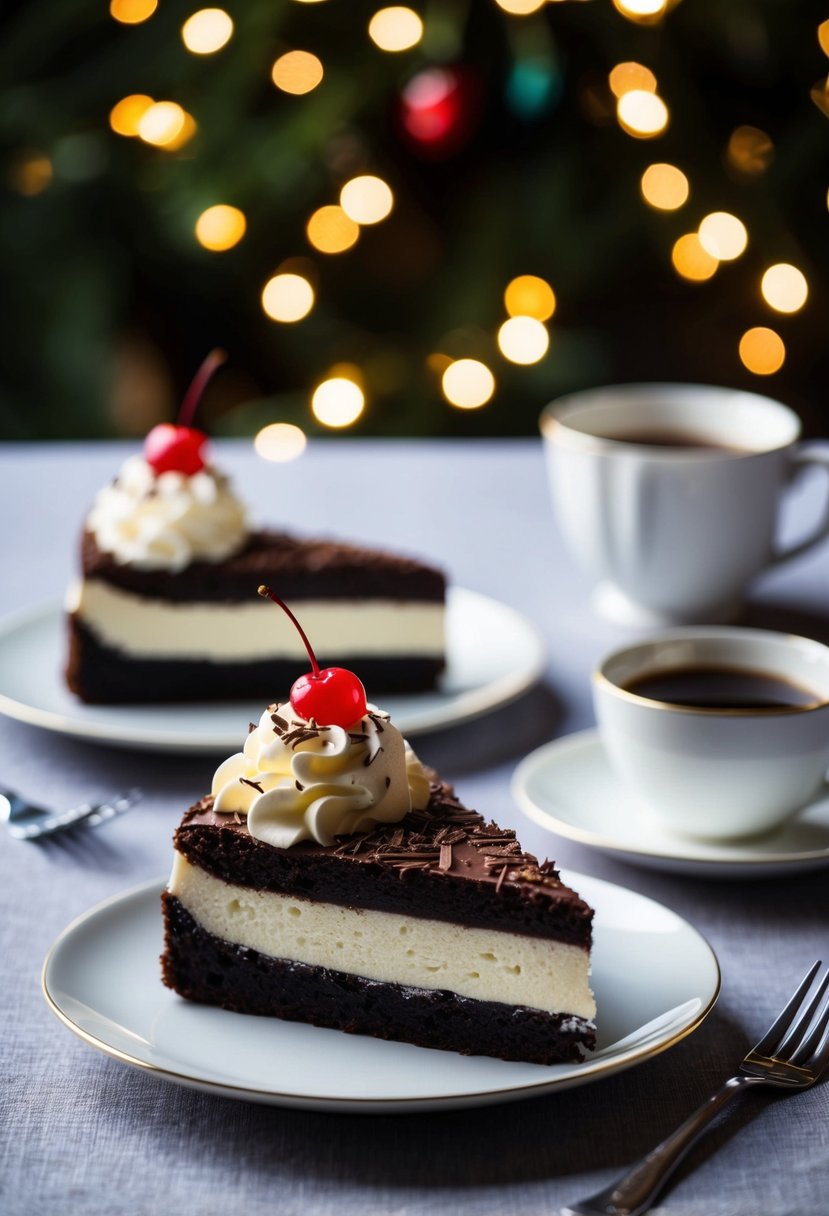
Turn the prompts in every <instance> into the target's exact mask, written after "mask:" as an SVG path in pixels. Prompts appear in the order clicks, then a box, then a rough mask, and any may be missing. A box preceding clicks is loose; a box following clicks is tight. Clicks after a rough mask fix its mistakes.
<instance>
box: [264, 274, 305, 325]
mask: <svg viewBox="0 0 829 1216" xmlns="http://www.w3.org/2000/svg"><path fill="white" fill-rule="evenodd" d="M262 307H263V309H264V310H265V312H266V313H267V315H268V316H269V317H270V318H271V320H272V321H282V322H283V323H286V324H291V323H292V322H294V321H301V320H302V318H303V317H307V316H308V313H309V312H310V311H311V309H312V308H313V307H314V289H313V287H312V286H311V284H310V283H309V282H308V280H307V279H306V278H304V277H303V276H302V275H301V274H284V273H283V274H275V275H274V276H273V278H272V279H268V281H267V283H266V284H265V286H264V287H263V288H262Z"/></svg>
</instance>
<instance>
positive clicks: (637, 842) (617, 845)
mask: <svg viewBox="0 0 829 1216" xmlns="http://www.w3.org/2000/svg"><path fill="white" fill-rule="evenodd" d="M571 791H572V794H571V796H570V797H568V794H570V793H571ZM603 791H604V793H605V794H608V793H612V802H611V800H609V799H603V800H602V803H601V805H605V806H608V805H612V806H613V807H614V810H615V812H616V813H617V814H618V813H619V812H621V815H620V817H619V818H620V822H623V823H624V828H619V827H617V826H615V825H609V826H608V825H602V827H601V830H600V829H599V828H597V827H596V826H594V824H593V823H591V822H590V820H589V818H588V814H589V808H590V806H591V805H593V803H592V802H591V794H592V796H593V800H594V802H595V803H596V804H597V805H598V796H599V795H600V794H601V793H602V792H603ZM511 792H512V797H513V799H514V801H515V802H516V803H517V804H518V806H519V807H520V808H521V810H522V811H523V812H524V813H525V814H526V815H527V817H528V818H529V819H531V820H532V821H533V823H535V824H538V825H539V827H542V828H546V829H547V831H549V832H553V833H554V834H555V835H556V836H561V837H563V838H564V839H566V840H573V841H575V842H576V843H578V844H582V845H585V846H586V847H587V848H592V849H597V850H598V851H600V852H602V853H606V854H608V855H610V856H614V857H616V858H617V859H618V860H620V861H626V862H629V863H630V864H633V865H638V866H645V867H648V868H651V869H659V870H664V871H667V872H669V873H677V874H688V875H693V876H695V877H699V878H727V879H732V878H738V879H741V878H742V879H755V878H779V877H780V876H781V875H783V874H785V873H792V874H794V873H800V872H802V871H807V870H813V869H819V868H821V867H824V866H829V796H828V795H827V794H821V795H819V796H818V797H817V798H815V799H814V800H813V801H812V802H810V803H809V804H808V805H807V806H806V807H804V808H803V810H802V812H801V814H803V813H809V814H816V815H817V816H819V818H820V826H821V827H823V825H824V821H825V835H826V843H825V844H824V845H821V846H818V847H814V848H806V849H804V848H795V847H793V846H792V845H789V847H786V838H787V834H789V833H791V831H792V824H793V822H794V821H790V822H789V823H788V824H784V825H783V827H782V828H779V829H777V830H776V831H775V832H773V833H768V834H767V835H765V836H763V837H757V838H752V839H749V840H743V841H731V842H728V843H725V842H723V843H717V842H714V841H710V842H708V841H696V840H692V839H690V838H684V837H681V836H673V835H672V834H670V833H669V832H667V831H665V830H664V829H662V828H660V827H657V826H656V825H651V824H647V823H646V822H644V821H641V822H640V821H637V817H636V813H635V809H634V807H633V803H632V802H631V801H630V799H629V796H628V795H626V793H625V792H624V790H623V789H621V787H620V785H619V783H618V781H617V780H616V778H615V777H614V776H613V774H612V772H611V770H610V765H609V762H608V760H607V758H606V755H605V752H604V749H603V747H602V743H601V738H600V735H599V732H598V730H597V729H595V728H592V729H589V730H581V731H576V732H574V733H573V734H569V735H563V736H561V737H560V738H558V739H554V740H553V741H552V742H551V743H545V744H542V746H541V747H538V748H536V749H535V750H534V751H532V752H530V753H529V755H527V756H525V757H524V759H523V760H522V761H521V762H520V763H519V764H518V766H517V768H516V769H515V772H514V773H513V776H512V782H511ZM626 811H627V812H628V817H627V818H624V813H625V812H626ZM775 845H777V847H775Z"/></svg>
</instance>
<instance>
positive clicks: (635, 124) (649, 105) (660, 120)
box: [616, 89, 669, 139]
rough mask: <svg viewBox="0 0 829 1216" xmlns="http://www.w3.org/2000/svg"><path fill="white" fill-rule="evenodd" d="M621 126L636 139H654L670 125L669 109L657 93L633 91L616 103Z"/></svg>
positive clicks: (641, 90) (642, 90) (623, 95)
mask: <svg viewBox="0 0 829 1216" xmlns="http://www.w3.org/2000/svg"><path fill="white" fill-rule="evenodd" d="M616 117H617V118H618V120H619V126H620V127H621V128H622V130H623V131H626V132H627V134H628V135H632V136H633V137H634V138H635V139H654V138H655V137H656V136H657V135H661V134H662V132H663V131H664V130H665V128H666V127H667V125H668V117H669V115H668V107H667V106H666V105H665V102H664V101H663V100H662V98H661V97H659V96H658V95H657V94H656V93H648V92H647V91H646V90H645V89H631V90H630V92H628V93H623V94H622V96H621V97H620V98H619V100H618V101H617V103H616Z"/></svg>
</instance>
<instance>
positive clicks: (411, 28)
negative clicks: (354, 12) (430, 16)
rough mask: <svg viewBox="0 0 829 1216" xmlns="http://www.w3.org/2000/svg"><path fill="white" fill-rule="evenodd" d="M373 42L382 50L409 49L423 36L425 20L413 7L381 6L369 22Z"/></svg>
mask: <svg viewBox="0 0 829 1216" xmlns="http://www.w3.org/2000/svg"><path fill="white" fill-rule="evenodd" d="M368 33H369V37H370V38H371V40H372V42H374V43H375V44H376V45H377V46H379V48H380V50H381V51H408V50H410V49H411V48H412V47H413V46H417V44H418V42H420V40H421V38H422V37H423V22H422V21H421V19H420V17H419V16H418V15H417V13H416V12H415V11H414V9H411V8H404V7H403V6H401V5H395V6H393V7H392V8H381V9H380V10H379V11H378V12H376V13H375V14H374V16H373V17H372V19H371V21H369V23H368Z"/></svg>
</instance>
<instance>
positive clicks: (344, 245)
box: [305, 204, 360, 253]
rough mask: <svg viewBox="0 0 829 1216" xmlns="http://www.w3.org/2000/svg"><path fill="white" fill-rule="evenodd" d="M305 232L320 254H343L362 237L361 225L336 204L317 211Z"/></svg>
mask: <svg viewBox="0 0 829 1216" xmlns="http://www.w3.org/2000/svg"><path fill="white" fill-rule="evenodd" d="M305 231H306V234H307V236H308V240H309V241H310V242H311V244H312V245H313V246H314V248H315V249H319V251H320V253H343V252H344V250H346V249H350V248H351V246H352V245H353V244H354V243H355V241H356V240H357V237H358V236H359V235H360V228H359V225H357V224H355V223H354V220H353V219H351V217H350V216H348V215H346V213H345V212H344V211H343V209H342V207H340V206H337V205H336V204H332V205H331V206H328V207H320V208H319V209H318V210H317V211H315V212H314V214H313V215H312V216H311V218H310V219H309V221H308V224H307V226H306V229H305Z"/></svg>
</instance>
